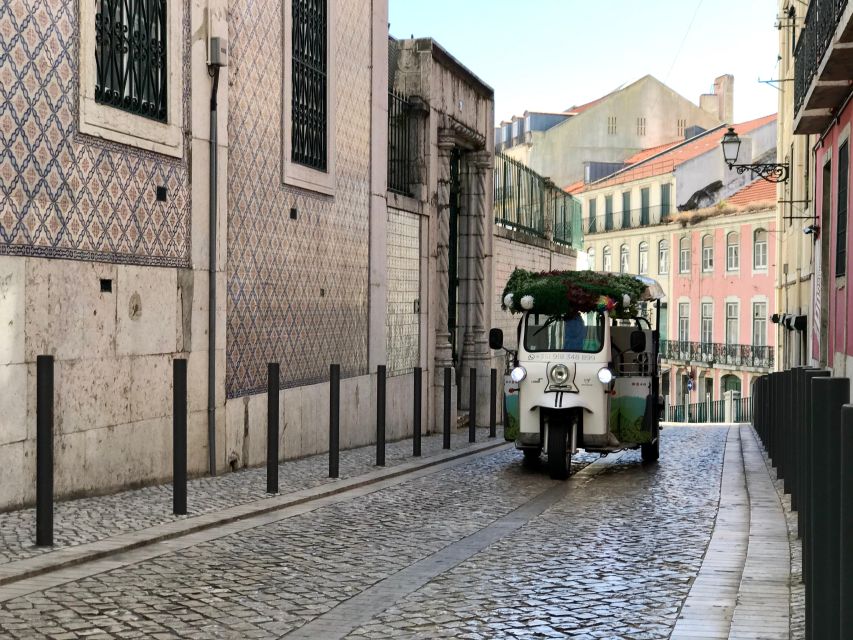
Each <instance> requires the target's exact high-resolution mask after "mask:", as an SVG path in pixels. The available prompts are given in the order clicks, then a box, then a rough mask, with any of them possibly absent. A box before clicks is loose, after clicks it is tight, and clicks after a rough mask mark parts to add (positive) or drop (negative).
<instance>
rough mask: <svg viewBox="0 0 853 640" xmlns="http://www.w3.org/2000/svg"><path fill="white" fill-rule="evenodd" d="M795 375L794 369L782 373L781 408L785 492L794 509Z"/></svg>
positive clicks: (795, 498)
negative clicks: (789, 497)
mask: <svg viewBox="0 0 853 640" xmlns="http://www.w3.org/2000/svg"><path fill="white" fill-rule="evenodd" d="M796 375H797V373H796V369H789V370H788V371H785V372H784V373H783V374H782V376H783V377H782V394H783V395H782V410H783V412H784V418H783V419H782V428H783V429H784V434H785V451H784V456H785V483H784V487H785V493H788V494H790V495H791V509H792V510H796V508H797V506H796V504H797V495H796V491H795V489H794V483H795V482H796V480H797V477H796V472H795V471H794V459H795V458H794V446H793V441H794V420H795V419H794V378H795V376H796Z"/></svg>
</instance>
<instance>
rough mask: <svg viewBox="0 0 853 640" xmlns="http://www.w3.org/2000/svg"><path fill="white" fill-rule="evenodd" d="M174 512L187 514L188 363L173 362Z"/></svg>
mask: <svg viewBox="0 0 853 640" xmlns="http://www.w3.org/2000/svg"><path fill="white" fill-rule="evenodd" d="M172 512H173V513H174V514H175V515H186V513H187V361H186V360H185V359H183V358H175V359H174V360H173V361H172Z"/></svg>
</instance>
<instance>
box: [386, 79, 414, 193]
mask: <svg viewBox="0 0 853 640" xmlns="http://www.w3.org/2000/svg"><path fill="white" fill-rule="evenodd" d="M415 127H416V123H415V120H414V118H413V117H412V109H411V106H410V105H409V101H408V99H407V98H405V97H404V96H402V95H400V94H397V93H394V92H393V91H389V92H388V190H389V191H393V192H395V193H399V194H402V195H404V196H410V195H412V183H413V182H414V177H415V176H414V158H413V154H414V153H415V151H416V148H415V135H416V129H415Z"/></svg>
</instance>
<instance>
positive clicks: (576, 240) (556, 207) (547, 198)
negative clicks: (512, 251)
mask: <svg viewBox="0 0 853 640" xmlns="http://www.w3.org/2000/svg"><path fill="white" fill-rule="evenodd" d="M494 189H495V203H494V208H495V222H496V223H497V224H499V225H501V226H503V227H506V228H508V229H513V230H515V231H520V232H522V233H526V234H529V235H532V236H536V237H539V238H545V237H547V236H548V228H549V227H550V228H551V231H552V233H553V240H554V242H557V243H560V244H564V245H568V246H570V247H572V248H575V249H581V248H583V228H582V220H581V205H580V202H579V201H578V200H576V199H575V198H573V197H572V196H571V195H569V194H568V193H566V192H565V191H563V190H562V189H558V188H557V187H556V186H555V185H554V183H552V182H551V181H550V180H548V179H547V178H543V177H542V176H540V175H539V174H538V173H536V172H535V171H533V170H532V169H530V168H529V167H526V166H525V165H523V164H522V163H520V162H519V161H517V160H514V159H513V158H510V157H509V156H507V155H505V154H503V153H496V154H495V185H494Z"/></svg>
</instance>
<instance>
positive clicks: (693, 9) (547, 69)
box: [389, 0, 779, 122]
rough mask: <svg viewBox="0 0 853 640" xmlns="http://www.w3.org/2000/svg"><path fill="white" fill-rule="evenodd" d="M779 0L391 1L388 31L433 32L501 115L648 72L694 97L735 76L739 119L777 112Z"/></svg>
mask: <svg viewBox="0 0 853 640" xmlns="http://www.w3.org/2000/svg"><path fill="white" fill-rule="evenodd" d="M776 7H777V3H776V0H593V1H591V2H590V1H589V0H514V1H512V2H510V1H509V0H389V22H390V31H391V35H392V36H394V37H396V38H409V37H411V36H412V35H414V36H415V37H427V36H428V37H432V38H434V39H435V40H436V41H437V42H438V43H439V44H441V45H442V46H443V47H444V48H445V49H447V51H448V52H450V53H451V54H452V55H453V56H454V57H455V58H456V59H458V60H459V61H460V62H461V63H462V64H464V65H465V66H466V67H467V68H468V69H470V70H471V71H473V72H474V73H475V74H476V75H477V76H478V77H479V78H480V79H481V80H483V81H484V82H485V83H486V84H488V85H490V86H491V87H492V88H493V89H494V90H495V119H496V121H498V122H499V121H501V120H506V119H509V118H510V117H512V116H513V115H521V114H523V113H524V111H525V110H530V111H563V110H565V109H567V108H569V107H571V106H574V105H580V104H583V103H585V102H589V101H590V100H594V99H596V98H599V97H601V96H603V95H606V94H607V93H610V92H611V91H613V90H615V89H618V88H619V87H620V86H623V85H627V84H630V83H631V82H633V81H635V80H638V79H639V78H642V77H643V76H644V75H646V74H651V75H653V76H654V77H656V78H657V79H658V80H661V81H662V82H664V83H665V84H667V85H669V86H670V87H671V88H672V89H674V90H675V91H677V92H678V93H680V94H681V95H682V96H684V97H685V98H687V99H688V100H690V101H692V102H694V103H697V104H698V102H699V96H700V94H702V93H711V92H712V91H713V83H714V78H716V77H717V76H720V75H723V74H725V73H731V74H733V75H734V77H735V85H734V86H735V89H734V118H735V122H743V121H745V120H750V119H752V118H757V117H760V116H764V115H768V114H771V113H775V112H776V110H777V100H778V90H777V89H776V88H775V87H774V86H773V85H770V84H766V83H760V82H759V79H761V80H777V79H778V75H777V74H778V66H777V56H778V50H779V40H778V38H779V34H778V31H777V30H776V27H775V23H776Z"/></svg>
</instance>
